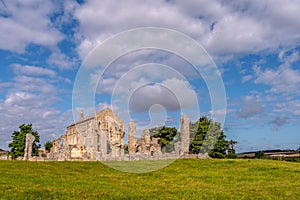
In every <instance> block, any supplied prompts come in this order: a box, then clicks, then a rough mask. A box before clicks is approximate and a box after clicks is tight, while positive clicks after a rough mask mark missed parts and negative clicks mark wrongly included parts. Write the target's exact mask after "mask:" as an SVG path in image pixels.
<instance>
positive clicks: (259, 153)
mask: <svg viewBox="0 0 300 200" xmlns="http://www.w3.org/2000/svg"><path fill="white" fill-rule="evenodd" d="M264 156H265V153H264V152H263V151H257V152H255V158H264Z"/></svg>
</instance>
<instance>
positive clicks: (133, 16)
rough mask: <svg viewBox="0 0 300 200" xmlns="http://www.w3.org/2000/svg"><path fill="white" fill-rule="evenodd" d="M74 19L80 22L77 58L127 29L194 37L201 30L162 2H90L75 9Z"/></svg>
mask: <svg viewBox="0 0 300 200" xmlns="http://www.w3.org/2000/svg"><path fill="white" fill-rule="evenodd" d="M75 16H76V17H77V18H78V20H79V22H80V33H81V35H82V38H84V39H83V41H82V42H81V44H80V45H79V47H78V52H79V54H80V56H81V58H84V57H85V56H86V55H87V54H88V53H89V52H90V50H91V49H92V48H93V47H95V46H96V45H97V44H99V43H101V42H103V40H105V39H106V38H108V37H109V36H111V35H112V34H116V33H119V32H121V31H124V30H127V29H132V28H137V27H145V26H159V27H165V28H173V29H175V30H180V31H182V32H184V33H187V34H190V35H198V33H202V31H203V28H204V27H203V24H202V22H201V21H199V20H197V19H194V18H191V17H190V16H189V15H188V13H183V12H180V11H179V9H178V7H177V6H176V4H173V3H168V2H166V1H163V0H156V1H150V0H148V1H143V2H140V1H137V0H130V1H126V2H114V1H109V0H105V1H97V0H90V1H87V2H86V3H85V4H84V5H82V6H81V7H78V8H77V9H76V12H75Z"/></svg>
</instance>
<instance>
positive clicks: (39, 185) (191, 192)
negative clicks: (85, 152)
mask: <svg viewBox="0 0 300 200" xmlns="http://www.w3.org/2000/svg"><path fill="white" fill-rule="evenodd" d="M137 162H138V161H137ZM138 164H140V166H141V167H142V166H145V165H147V164H148V163H147V162H146V161H140V162H138ZM0 199H300V163H293V162H284V161H272V160H244V159H237V160H228V159H224V160H200V159H180V160H177V161H175V162H174V163H172V164H171V165H169V166H168V167H166V168H163V169H161V170H159V171H155V172H151V173H144V174H130V173H125V172H120V171H117V170H114V169H111V168H109V167H107V166H105V165H103V164H102V163H101V162H24V161H0Z"/></svg>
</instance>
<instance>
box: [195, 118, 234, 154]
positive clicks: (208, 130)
mask: <svg viewBox="0 0 300 200" xmlns="http://www.w3.org/2000/svg"><path fill="white" fill-rule="evenodd" d="M190 125H191V126H190V133H191V138H192V142H191V144H190V149H189V150H190V152H191V153H195V154H198V153H200V152H208V154H209V156H211V157H213V158H224V157H225V156H226V150H227V149H228V141H226V140H225V138H226V135H225V133H224V131H223V130H222V128H221V124H220V123H218V122H214V121H213V120H211V119H208V118H207V117H205V116H204V117H201V118H200V119H199V120H198V121H197V122H195V123H191V124H190Z"/></svg>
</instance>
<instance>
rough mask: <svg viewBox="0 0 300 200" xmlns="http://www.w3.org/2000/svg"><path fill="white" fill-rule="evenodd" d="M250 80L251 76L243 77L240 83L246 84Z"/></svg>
mask: <svg viewBox="0 0 300 200" xmlns="http://www.w3.org/2000/svg"><path fill="white" fill-rule="evenodd" d="M251 78H252V76H251V75H246V76H243V78H242V83H246V82H247V81H249V80H250V79H251Z"/></svg>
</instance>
